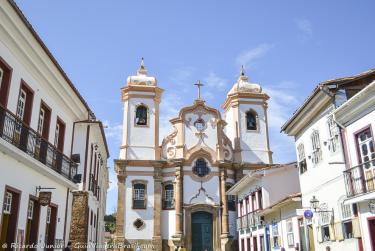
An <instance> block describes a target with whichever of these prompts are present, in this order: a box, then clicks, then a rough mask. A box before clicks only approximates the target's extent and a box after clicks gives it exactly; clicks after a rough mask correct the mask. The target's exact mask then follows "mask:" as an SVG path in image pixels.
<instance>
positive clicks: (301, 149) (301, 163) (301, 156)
mask: <svg viewBox="0 0 375 251" xmlns="http://www.w3.org/2000/svg"><path fill="white" fill-rule="evenodd" d="M297 153H298V167H299V172H300V174H303V173H305V172H306V171H307V162H306V152H305V144H304V143H302V142H301V143H299V144H298V146H297Z"/></svg>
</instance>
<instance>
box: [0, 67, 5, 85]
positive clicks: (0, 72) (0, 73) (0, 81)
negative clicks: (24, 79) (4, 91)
mask: <svg viewBox="0 0 375 251" xmlns="http://www.w3.org/2000/svg"><path fill="white" fill-rule="evenodd" d="M3 78H4V70H3V68H1V67H0V90H1V85H2V83H3Z"/></svg>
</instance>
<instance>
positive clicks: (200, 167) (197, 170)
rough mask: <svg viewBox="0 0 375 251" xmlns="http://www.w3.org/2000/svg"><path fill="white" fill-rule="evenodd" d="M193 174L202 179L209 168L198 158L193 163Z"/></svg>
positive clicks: (204, 161) (203, 160)
mask: <svg viewBox="0 0 375 251" xmlns="http://www.w3.org/2000/svg"><path fill="white" fill-rule="evenodd" d="M193 173H194V174H195V175H198V176H199V177H204V176H206V175H208V174H209V173H210V168H209V167H208V166H207V162H206V160H205V159H203V158H199V159H197V160H196V161H195V165H194V167H193Z"/></svg>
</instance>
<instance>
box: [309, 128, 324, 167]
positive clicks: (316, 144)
mask: <svg viewBox="0 0 375 251" xmlns="http://www.w3.org/2000/svg"><path fill="white" fill-rule="evenodd" d="M311 145H312V149H313V152H312V162H313V163H314V164H318V163H319V161H320V160H321V159H322V149H321V148H320V139H319V132H318V131H317V130H314V131H313V133H312V134H311Z"/></svg>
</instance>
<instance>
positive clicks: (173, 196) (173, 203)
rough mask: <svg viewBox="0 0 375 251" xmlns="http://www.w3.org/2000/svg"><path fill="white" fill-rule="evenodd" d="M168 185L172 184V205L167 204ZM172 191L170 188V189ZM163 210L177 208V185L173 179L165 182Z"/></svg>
mask: <svg viewBox="0 0 375 251" xmlns="http://www.w3.org/2000/svg"><path fill="white" fill-rule="evenodd" d="M167 186H172V197H171V200H168V201H170V202H171V204H170V206H167V189H166V187H167ZM168 191H170V190H168ZM162 204H163V210H174V209H175V186H174V184H173V182H172V181H167V182H164V183H163V196H162Z"/></svg>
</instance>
